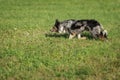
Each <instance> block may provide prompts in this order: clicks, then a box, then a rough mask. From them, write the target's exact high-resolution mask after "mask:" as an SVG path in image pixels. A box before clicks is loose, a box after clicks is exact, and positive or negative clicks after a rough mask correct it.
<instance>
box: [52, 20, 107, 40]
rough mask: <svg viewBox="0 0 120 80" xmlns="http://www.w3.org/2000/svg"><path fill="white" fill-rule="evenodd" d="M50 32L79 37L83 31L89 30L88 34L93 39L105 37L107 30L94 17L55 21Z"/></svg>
mask: <svg viewBox="0 0 120 80" xmlns="http://www.w3.org/2000/svg"><path fill="white" fill-rule="evenodd" d="M50 31H51V32H58V33H68V34H69V39H72V38H73V37H75V36H77V37H78V39H81V34H82V32H83V31H89V32H90V34H91V35H92V36H93V38H95V39H98V38H99V39H107V30H104V29H103V27H102V25H101V24H100V23H99V22H98V21H96V20H94V19H90V20H88V19H86V20H74V19H70V20H65V21H62V22H60V21H58V20H56V21H55V24H54V26H53V28H52V29H51V30H50Z"/></svg>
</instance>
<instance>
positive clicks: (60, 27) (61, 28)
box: [50, 19, 65, 33]
mask: <svg viewBox="0 0 120 80" xmlns="http://www.w3.org/2000/svg"><path fill="white" fill-rule="evenodd" d="M50 31H51V32H58V33H65V28H64V26H63V24H62V23H61V22H60V21H58V19H56V21H55V24H54V26H53V27H52V29H51V30H50Z"/></svg>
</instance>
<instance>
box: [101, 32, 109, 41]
mask: <svg viewBox="0 0 120 80" xmlns="http://www.w3.org/2000/svg"><path fill="white" fill-rule="evenodd" d="M107 36H108V33H107V30H103V31H101V32H100V35H99V38H100V39H102V40H103V39H108V37H107Z"/></svg>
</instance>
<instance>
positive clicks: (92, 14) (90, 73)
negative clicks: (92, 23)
mask: <svg viewBox="0 0 120 80" xmlns="http://www.w3.org/2000/svg"><path fill="white" fill-rule="evenodd" d="M55 19H60V20H66V19H96V20H98V21H99V22H101V23H102V24H103V26H104V28H105V29H107V30H108V33H109V35H108V38H109V39H108V41H100V40H93V39H87V40H78V39H77V38H74V39H72V40H69V39H68V35H63V34H55V33H51V32H49V30H50V29H51V28H52V26H53V25H54V21H55ZM119 21H120V0H115V1H114V0H70V1H67V0H0V80H119V79H120V22H119Z"/></svg>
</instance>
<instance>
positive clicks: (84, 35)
mask: <svg viewBox="0 0 120 80" xmlns="http://www.w3.org/2000/svg"><path fill="white" fill-rule="evenodd" d="M45 37H53V38H61V37H63V38H69V35H68V34H59V33H46V34H45ZM81 37H86V39H88V40H93V39H94V38H93V37H92V36H91V35H90V34H88V33H84V34H82V35H81Z"/></svg>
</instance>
